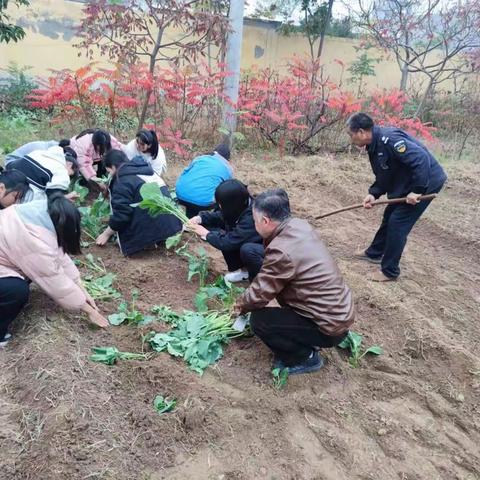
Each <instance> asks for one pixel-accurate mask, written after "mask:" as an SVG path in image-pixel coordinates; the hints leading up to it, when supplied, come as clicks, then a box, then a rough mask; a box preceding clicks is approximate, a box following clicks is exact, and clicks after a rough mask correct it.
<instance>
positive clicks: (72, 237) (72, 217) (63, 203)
mask: <svg viewBox="0 0 480 480" xmlns="http://www.w3.org/2000/svg"><path fill="white" fill-rule="evenodd" d="M48 214H49V215H50V218H51V219H52V222H53V225H54V227H55V232H57V242H58V246H59V247H61V248H62V250H63V251H64V252H65V253H68V254H72V255H77V254H79V253H81V250H80V236H81V229H80V221H81V218H80V212H79V211H78V209H77V207H76V206H75V205H74V204H73V203H72V202H71V201H70V200H68V199H67V198H65V196H64V195H63V193H60V192H54V193H52V194H51V195H50V196H49V197H48Z"/></svg>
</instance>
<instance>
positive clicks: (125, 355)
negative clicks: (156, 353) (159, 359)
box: [90, 347, 148, 365]
mask: <svg viewBox="0 0 480 480" xmlns="http://www.w3.org/2000/svg"><path fill="white" fill-rule="evenodd" d="M92 352H93V353H92V355H90V360H91V361H92V362H98V363H104V364H105V365H113V364H114V363H116V362H117V361H118V360H146V359H147V358H148V354H147V353H130V352H120V351H119V350H118V349H117V348H116V347H93V348H92Z"/></svg>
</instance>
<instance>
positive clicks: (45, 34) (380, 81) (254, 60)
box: [0, 0, 400, 88]
mask: <svg viewBox="0 0 480 480" xmlns="http://www.w3.org/2000/svg"><path fill="white" fill-rule="evenodd" d="M8 12H9V13H10V14H11V15H12V17H14V18H17V19H18V20H19V22H20V25H22V26H24V28H25V30H26V32H27V35H26V37H25V39H24V40H22V41H20V42H19V43H17V44H15V43H10V44H4V43H2V44H0V68H5V67H6V66H7V65H8V63H9V62H16V63H17V64H19V65H29V66H31V67H32V70H31V72H32V73H33V74H36V75H46V74H48V71H49V70H50V69H54V70H60V69H63V68H71V69H72V68H78V67H80V66H82V65H84V64H85V63H86V60H85V57H79V56H78V50H77V49H76V48H74V47H73V44H74V43H75V41H76V40H78V39H76V38H75V37H74V36H73V35H74V28H75V25H78V23H79V19H80V18H81V16H82V4H81V3H78V2H73V1H64V0H33V2H32V5H31V6H30V7H28V8H25V7H21V8H20V9H18V10H17V9H16V8H13V7H9V10H8ZM355 45H356V42H355V41H354V40H350V39H342V38H333V37H332V38H327V39H326V42H325V48H324V56H323V62H322V63H323V64H324V69H325V70H324V73H325V74H326V76H328V77H329V78H330V79H331V80H332V81H335V82H338V81H339V80H340V74H341V67H340V65H338V64H337V63H336V62H334V60H335V59H340V60H342V61H343V62H344V63H345V64H346V66H347V67H348V65H349V64H350V63H351V62H352V61H353V60H354V59H355V58H356V56H357V52H356V51H355V49H354V46H355ZM308 51H309V48H308V42H307V41H306V39H305V38H303V37H301V36H298V35H296V36H291V37H285V36H282V35H279V34H278V33H277V32H276V30H275V26H274V25H272V24H271V23H269V22H259V21H252V20H246V22H245V28H244V42H243V51H242V67H243V68H249V67H251V66H252V65H259V66H261V67H265V66H270V67H276V68H280V69H283V68H284V67H285V63H286V60H287V59H288V57H290V56H292V55H294V54H297V55H302V54H307V53H308ZM369 56H371V57H380V56H381V54H380V52H375V51H374V50H369ZM98 60H103V61H104V59H100V58H99V57H98ZM103 61H102V62H101V63H103ZM375 71H376V76H375V77H369V78H368V79H367V80H368V87H369V88H391V87H397V86H398V85H399V82H400V74H399V70H398V66H397V65H396V63H395V62H393V61H388V60H383V61H381V62H380V63H379V64H378V65H376V67H375ZM348 77H349V74H348V72H346V71H345V72H344V75H343V84H344V86H346V87H349V86H350V85H349V83H348V81H347V80H348ZM352 88H353V87H352Z"/></svg>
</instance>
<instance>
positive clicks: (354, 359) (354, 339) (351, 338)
mask: <svg viewBox="0 0 480 480" xmlns="http://www.w3.org/2000/svg"><path fill="white" fill-rule="evenodd" d="M338 346H339V347H340V348H345V349H350V358H349V359H348V363H350V365H351V366H352V367H354V368H357V367H358V364H359V362H360V360H361V359H362V358H363V357H364V356H365V355H366V354H367V353H372V354H373V355H381V354H382V353H383V350H382V348H381V347H379V346H378V345H372V346H371V347H369V348H367V349H366V350H364V351H363V352H362V335H360V334H359V333H356V332H352V331H350V332H348V335H347V336H346V337H345V338H344V339H343V340H342V342H341V343H340V344H339V345H338Z"/></svg>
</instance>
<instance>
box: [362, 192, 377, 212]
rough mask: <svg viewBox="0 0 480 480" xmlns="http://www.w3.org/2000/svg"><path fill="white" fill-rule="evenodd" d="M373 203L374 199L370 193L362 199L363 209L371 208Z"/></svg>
mask: <svg viewBox="0 0 480 480" xmlns="http://www.w3.org/2000/svg"><path fill="white" fill-rule="evenodd" d="M374 201H375V197H374V196H373V195H371V194H370V193H369V194H368V195H367V196H366V197H365V198H364V199H363V208H366V209H369V208H372V207H373V205H372V203H373V202H374Z"/></svg>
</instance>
